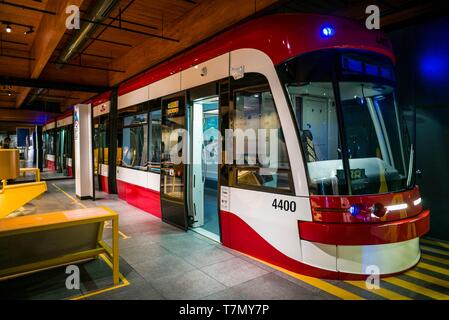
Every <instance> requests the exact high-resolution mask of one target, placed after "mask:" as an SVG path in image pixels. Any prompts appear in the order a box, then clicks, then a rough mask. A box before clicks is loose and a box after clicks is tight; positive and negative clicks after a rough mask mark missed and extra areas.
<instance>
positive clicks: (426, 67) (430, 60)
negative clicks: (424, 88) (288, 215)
mask: <svg viewBox="0 0 449 320" xmlns="http://www.w3.org/2000/svg"><path fill="white" fill-rule="evenodd" d="M420 64H421V65H420V67H421V68H420V69H421V74H422V75H423V77H424V78H425V79H427V80H434V81H441V80H444V79H445V78H447V76H448V74H449V62H448V58H447V56H446V55H444V54H440V53H438V52H433V53H429V54H426V55H424V56H423V57H422V58H421V63H420Z"/></svg>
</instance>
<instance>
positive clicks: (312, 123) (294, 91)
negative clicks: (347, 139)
mask: <svg viewBox="0 0 449 320" xmlns="http://www.w3.org/2000/svg"><path fill="white" fill-rule="evenodd" d="M287 91H288V94H289V98H290V101H291V105H292V108H293V113H294V115H295V119H296V124H297V128H298V129H299V133H300V139H301V144H302V149H303V153H304V158H305V160H306V162H307V166H308V172H309V185H310V191H311V193H312V194H335V195H337V194H340V193H341V192H342V191H343V190H341V189H342V188H346V183H345V174H344V170H343V161H342V153H341V146H340V140H339V129H338V120H337V109H336V103H335V98H334V92H333V86H332V83H331V82H304V83H292V84H289V85H287Z"/></svg>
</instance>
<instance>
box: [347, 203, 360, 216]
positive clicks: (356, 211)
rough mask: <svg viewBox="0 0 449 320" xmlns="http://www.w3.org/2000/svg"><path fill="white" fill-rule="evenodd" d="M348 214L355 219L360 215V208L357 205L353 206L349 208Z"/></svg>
mask: <svg viewBox="0 0 449 320" xmlns="http://www.w3.org/2000/svg"><path fill="white" fill-rule="evenodd" d="M349 213H350V214H351V215H352V216H353V217H355V216H357V215H358V214H359V213H360V206H359V205H358V204H353V205H352V206H351V207H350V208H349Z"/></svg>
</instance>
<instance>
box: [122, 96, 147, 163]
mask: <svg viewBox="0 0 449 320" xmlns="http://www.w3.org/2000/svg"><path fill="white" fill-rule="evenodd" d="M143 114H144V115H146V122H145V123H142V124H136V125H125V118H127V117H131V116H138V115H143ZM148 115H149V101H146V102H143V103H139V104H135V105H133V106H130V107H126V108H123V109H120V110H118V128H117V140H118V141H117V142H118V144H117V146H118V148H121V150H122V152H121V154H120V158H119V157H118V156H119V153H117V166H118V167H121V168H126V169H131V170H137V171H143V172H147V171H148V166H147V164H148V161H147V163H145V165H144V166H128V165H124V163H123V145H124V144H123V131H124V130H125V129H130V128H137V127H146V130H147V134H146V137H145V135H144V139H145V143H146V150H144V152H146V155H145V156H146V159H147V160H148V130H149V125H148ZM142 154H143V152H142Z"/></svg>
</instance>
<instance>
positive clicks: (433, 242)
mask: <svg viewBox="0 0 449 320" xmlns="http://www.w3.org/2000/svg"><path fill="white" fill-rule="evenodd" d="M421 242H422V243H427V244H433V245H435V246H439V247H443V248H446V249H449V244H448V243H444V242H440V241H434V240H429V239H421Z"/></svg>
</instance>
